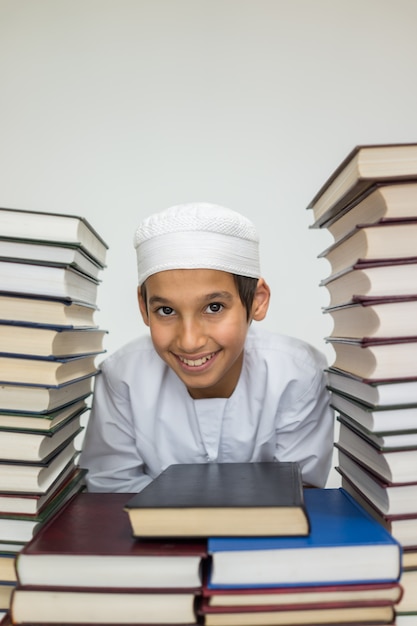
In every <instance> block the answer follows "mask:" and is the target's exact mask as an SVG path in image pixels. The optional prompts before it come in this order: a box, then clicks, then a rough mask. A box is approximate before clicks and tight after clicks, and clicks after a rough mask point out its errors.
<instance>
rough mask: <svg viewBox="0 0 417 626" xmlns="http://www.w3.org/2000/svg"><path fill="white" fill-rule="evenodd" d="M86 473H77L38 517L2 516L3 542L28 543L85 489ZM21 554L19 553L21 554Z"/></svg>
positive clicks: (5, 514) (0, 530) (1, 531)
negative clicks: (75, 495)
mask: <svg viewBox="0 0 417 626" xmlns="http://www.w3.org/2000/svg"><path fill="white" fill-rule="evenodd" d="M84 475H85V472H84V471H80V472H77V473H76V474H74V475H73V477H72V478H71V480H70V481H68V482H67V483H66V485H65V487H64V488H63V489H62V490H60V491H59V492H58V493H57V494H56V495H55V497H54V498H53V499H52V500H51V501H50V502H49V504H48V506H47V507H45V508H44V509H43V510H42V511H40V512H39V513H38V514H36V515H23V514H19V515H17V514H12V513H1V514H0V536H1V537H2V539H3V541H15V542H23V543H25V542H28V541H30V540H31V539H32V537H34V536H35V535H36V533H37V532H39V530H40V528H41V527H42V526H43V525H44V524H45V523H46V522H47V521H48V520H50V519H51V518H52V517H53V516H54V515H55V514H56V513H57V512H59V510H60V509H62V508H63V507H64V506H65V503H66V502H68V501H69V500H70V499H71V498H72V496H73V495H74V494H76V493H79V492H81V491H82V490H83V489H84V488H85V487H84ZM20 553H21V552H19V554H20Z"/></svg>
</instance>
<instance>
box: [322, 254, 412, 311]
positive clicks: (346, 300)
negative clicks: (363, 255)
mask: <svg viewBox="0 0 417 626" xmlns="http://www.w3.org/2000/svg"><path fill="white" fill-rule="evenodd" d="M400 261H402V262H398V261H397V260H394V259H391V260H390V261H388V262H383V261H379V262H378V261H375V262H367V261H360V262H357V263H354V264H353V265H352V266H350V267H348V268H346V269H345V270H343V271H342V272H337V273H335V274H330V275H329V276H328V277H327V278H325V279H323V280H322V281H321V282H320V286H322V287H325V288H326V289H327V292H328V295H329V298H330V300H329V304H328V306H329V307H335V306H341V305H344V304H350V303H357V302H358V303H363V304H365V303H367V302H368V301H370V303H371V304H372V303H373V302H374V301H375V303H376V302H377V301H378V300H384V299H389V298H390V299H394V298H398V299H401V298H405V297H407V296H408V297H412V296H415V295H416V281H417V263H416V262H409V261H406V260H405V259H401V260H400Z"/></svg>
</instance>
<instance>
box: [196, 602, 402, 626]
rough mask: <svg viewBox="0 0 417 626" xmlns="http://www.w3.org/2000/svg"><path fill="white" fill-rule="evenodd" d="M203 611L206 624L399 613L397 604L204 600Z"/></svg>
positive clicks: (240, 625)
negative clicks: (236, 604) (240, 604)
mask: <svg viewBox="0 0 417 626" xmlns="http://www.w3.org/2000/svg"><path fill="white" fill-rule="evenodd" d="M199 614H200V615H201V616H202V617H203V618H204V624H205V626H253V624H257V625H263V626H278V625H279V624H282V626H288V625H289V624H294V625H295V624H308V626H311V624H349V623H353V624H357V623H358V621H359V620H360V623H363V622H369V623H371V624H374V623H375V622H381V621H382V622H386V623H389V622H392V620H393V619H394V616H395V610H394V607H393V605H383V606H381V605H379V604H377V605H372V604H371V603H369V604H367V605H364V606H345V605H341V606H340V605H339V606H337V607H335V606H331V607H329V606H322V607H320V608H318V607H314V608H311V607H302V608H300V607H297V606H282V607H279V608H274V607H272V606H269V605H264V606H262V607H258V608H255V607H248V606H246V607H231V606H227V607H226V606H222V607H220V606H209V605H207V602H205V601H204V600H203V603H202V605H201V606H200V609H199Z"/></svg>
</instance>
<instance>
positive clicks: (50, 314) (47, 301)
mask: <svg viewBox="0 0 417 626" xmlns="http://www.w3.org/2000/svg"><path fill="white" fill-rule="evenodd" d="M96 311H97V305H92V304H83V303H81V302H75V301H73V300H70V299H55V298H50V297H46V296H45V297H43V298H42V297H36V296H35V295H29V294H23V293H22V294H19V293H14V294H8V293H4V292H3V293H0V321H1V322H2V323H6V322H7V323H9V324H32V325H33V326H41V327H42V326H46V327H49V326H52V327H55V328H56V327H61V328H98V326H97V324H96V322H95V319H94V317H95V313H96Z"/></svg>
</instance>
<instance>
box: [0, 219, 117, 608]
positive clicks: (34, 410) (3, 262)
mask: <svg viewBox="0 0 417 626" xmlns="http://www.w3.org/2000/svg"><path fill="white" fill-rule="evenodd" d="M106 251H107V245H106V244H105V243H104V241H103V240H102V239H101V238H100V237H99V235H98V234H97V233H96V232H95V230H94V229H93V228H92V227H91V226H90V224H89V223H88V222H87V221H86V220H85V219H83V218H81V217H78V216H71V215H65V214H52V213H45V212H37V211H21V210H17V209H0V610H1V612H6V611H7V609H8V607H9V604H10V597H11V593H12V591H13V588H14V586H15V584H16V573H15V559H16V555H17V554H18V553H19V552H20V550H21V549H22V547H23V546H24V545H25V544H26V543H27V542H28V541H29V540H30V539H31V538H32V537H33V536H34V534H36V533H37V532H38V530H39V528H40V527H41V526H42V525H43V524H44V523H45V522H46V521H47V520H48V519H49V518H50V517H51V516H52V515H53V514H54V513H55V512H57V511H58V510H59V508H60V507H61V506H63V505H64V504H65V502H66V501H67V500H68V499H69V498H70V497H71V496H72V495H73V494H74V493H76V492H78V491H79V490H81V489H82V488H83V478H84V472H83V471H81V470H80V468H79V467H78V465H77V455H78V448H79V447H80V445H79V441H80V436H79V435H80V433H81V432H82V429H83V425H84V423H85V419H86V417H87V411H88V408H89V407H88V404H87V402H88V398H89V397H90V395H91V393H92V381H93V379H94V376H95V375H96V374H97V366H96V357H97V355H98V354H100V353H102V352H103V351H104V350H103V340H104V335H105V331H103V330H101V329H99V328H98V326H97V324H96V323H95V321H94V314H95V311H96V308H97V288H98V285H99V282H100V278H99V276H100V272H101V271H102V269H103V268H104V267H105V257H106Z"/></svg>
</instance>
